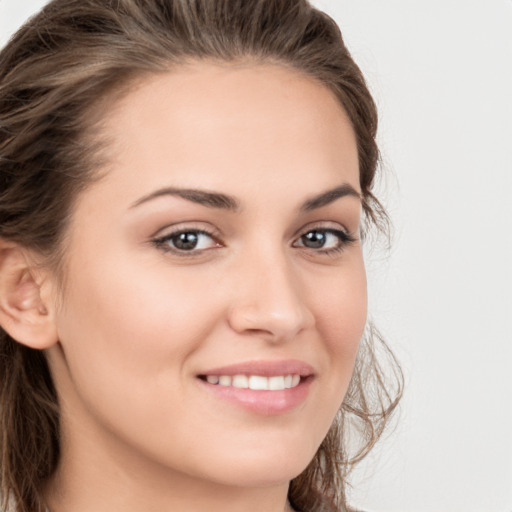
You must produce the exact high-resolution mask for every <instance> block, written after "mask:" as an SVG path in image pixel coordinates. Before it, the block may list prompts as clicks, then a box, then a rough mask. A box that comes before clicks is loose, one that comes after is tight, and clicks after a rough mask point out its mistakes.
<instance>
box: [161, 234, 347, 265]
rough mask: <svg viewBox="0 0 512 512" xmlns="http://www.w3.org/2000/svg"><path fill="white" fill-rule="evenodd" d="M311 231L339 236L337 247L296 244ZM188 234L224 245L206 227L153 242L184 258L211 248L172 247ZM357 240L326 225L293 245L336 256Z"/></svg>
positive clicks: (165, 250)
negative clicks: (188, 248) (182, 236)
mask: <svg viewBox="0 0 512 512" xmlns="http://www.w3.org/2000/svg"><path fill="white" fill-rule="evenodd" d="M311 233H317V234H318V233H319V234H322V235H324V236H325V235H334V236H335V237H337V239H338V243H337V245H336V246H335V247H332V248H329V249H322V248H317V249H316V248H311V247H306V246H304V245H295V244H296V243H298V242H299V241H303V239H304V237H306V236H307V235H309V234H311ZM186 234H187V235H189V234H193V235H196V236H201V235H204V236H207V237H209V238H211V239H212V241H213V242H214V243H215V246H214V247H211V248H215V247H221V246H222V243H221V242H219V241H218V238H219V236H218V235H217V234H216V233H213V232H210V231H207V230H204V229H197V228H185V229H178V230H176V231H173V232H171V233H168V234H166V235H164V236H161V237H158V238H155V239H153V241H152V242H153V244H154V245H155V246H156V247H157V248H159V249H161V250H163V251H164V252H167V253H172V254H175V255H177V256H179V257H183V258H187V257H188V258H191V257H192V258H193V257H197V256H200V255H201V254H203V253H204V252H205V251H208V250H209V249H211V248H206V249H191V250H186V249H177V248H176V247H172V246H171V245H170V243H169V242H171V241H172V240H173V239H174V240H177V239H178V237H179V236H181V235H186ZM356 241H357V238H356V237H355V236H353V235H352V234H350V233H348V232H346V231H343V230H341V229H335V228H326V227H314V228H310V229H308V230H307V231H305V232H304V233H302V234H301V235H300V236H299V237H298V238H297V240H296V241H295V242H294V243H293V246H294V247H303V248H304V249H306V250H309V251H312V252H315V253H320V254H322V255H328V256H336V255H338V254H339V253H341V252H342V251H344V250H345V248H346V247H347V246H349V245H351V244H353V243H355V242H356Z"/></svg>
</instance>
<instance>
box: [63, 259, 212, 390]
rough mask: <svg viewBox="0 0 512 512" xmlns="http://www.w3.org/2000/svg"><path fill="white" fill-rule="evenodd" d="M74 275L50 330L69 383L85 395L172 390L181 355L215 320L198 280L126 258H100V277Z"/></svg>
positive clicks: (94, 272)
mask: <svg viewBox="0 0 512 512" xmlns="http://www.w3.org/2000/svg"><path fill="white" fill-rule="evenodd" d="M138 268H142V269H144V270H137V269H138ZM74 275H75V276H76V277H75V278H74V279H73V283H72V285H73V286H72V287H71V288H70V289H69V290H68V293H67V295H66V297H65V301H64V303H65V309H64V310H63V311H62V312H61V314H60V316H59V318H58V328H59V335H60V339H61V344H62V346H63V350H64V354H65V357H66V363H67V365H68V370H69V372H70V373H71V377H72V378H73V380H74V381H75V383H76V385H77V386H78V385H80V386H82V387H83V389H82V391H83V392H84V393H87V394H88V395H90V396H91V397H93V396H94V395H95V394H97V393H100V394H104V393H105V389H110V390H112V393H114V389H117V391H116V392H119V393H121V391H123V390H122V389H120V386H117V387H116V388H114V386H113V385H114V383H122V386H123V389H124V393H126V394H127V395H128V394H129V393H130V390H131V391H134V392H136V393H140V392H141V391H142V389H146V390H149V391H151V390H152V391H155V389H153V388H156V387H157V386H162V385H165V386H166V387H167V389H170V388H171V387H172V386H176V385H179V376H180V375H181V374H182V373H183V367H184V365H185V364H186V362H187V358H188V356H189V354H191V353H192V352H194V350H196V348H197V347H198V346H199V345H200V344H201V341H202V340H203V339H204V338H205V336H206V335H207V333H208V332H210V331H211V330H212V329H213V328H214V325H215V322H216V321H218V318H219V316H220V315H219V312H218V309H219V307H220V306H219V305H218V303H216V301H215V300H213V299H212V298H211V297H210V296H209V295H208V294H205V293H204V280H202V279H199V278H198V279H194V278H193V277H191V276H190V275H183V273H175V274H173V275H162V273H161V272H160V271H159V270H158V269H156V268H151V267H149V268H148V267H147V266H144V265H136V264H134V262H131V263H130V262H128V261H127V260H124V261H123V260H117V261H115V262H113V263H112V264H111V265H109V264H108V261H106V260H103V261H102V264H101V272H99V271H98V269H94V268H91V266H87V264H84V265H83V267H82V269H81V272H80V274H77V273H75V274H74ZM198 288H201V289H202V290H203V292H202V293H198ZM91 372H94V377H95V378H94V379H91V378H90V374H91Z"/></svg>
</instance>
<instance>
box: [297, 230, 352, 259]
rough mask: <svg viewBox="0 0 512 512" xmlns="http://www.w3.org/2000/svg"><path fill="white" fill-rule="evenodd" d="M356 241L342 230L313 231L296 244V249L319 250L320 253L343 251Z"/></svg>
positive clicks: (305, 234) (304, 235)
mask: <svg viewBox="0 0 512 512" xmlns="http://www.w3.org/2000/svg"><path fill="white" fill-rule="evenodd" d="M354 241H355V239H354V238H353V237H352V236H351V235H349V234H348V233H346V232H345V231H342V230H340V229H311V230H310V231H308V232H306V233H304V234H303V235H302V236H301V237H300V238H299V239H298V240H297V242H295V244H294V246H295V247H305V248H306V249H311V250H317V251H318V252H319V253H324V254H325V253H329V252H331V251H333V252H336V251H341V250H343V249H344V247H345V246H347V245H348V244H350V243H351V242H354Z"/></svg>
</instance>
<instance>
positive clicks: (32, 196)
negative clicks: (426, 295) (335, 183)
mask: <svg viewBox="0 0 512 512" xmlns="http://www.w3.org/2000/svg"><path fill="white" fill-rule="evenodd" d="M199 59H209V60H220V61H223V62H234V61H241V60H252V61H258V62H273V63H277V64H282V65H284V66H291V67H293V68H295V69H297V70H299V71H301V72H303V73H305V74H306V75H308V76H311V77H312V78H314V79H316V80H319V81H320V82H321V83H323V84H324V85H326V86H327V87H328V88H329V89H330V90H331V91H332V92H333V93H334V94H335V95H336V97H337V98H338V100H339V101H340V103H341V104H342V105H343V107H344V109H345V110H346V112H347V113H348V115H349V117H350V119H351V122H352V125H353V128H354V131H355V134H356V138H357V144H358V154H359V167H360V185H361V190H362V197H363V209H364V213H365V217H366V219H367V225H368V226H377V227H381V228H382V226H385V225H386V222H387V217H386V214H385V212H384V210H383V208H382V207H381V205H380V203H379V202H378V200H377V199H376V198H375V196H374V195H373V193H372V187H373V184H374V178H375V174H376V171H377V169H378V161H379V152H378V148H377V145H376V142H375V137H376V132H377V112H376V108H375V104H374V101H373V99H372V97H371V95H370V93H369V91H368V88H367V86H366V84H365V80H364V78H363V76H362V74H361V72H360V70H359V68H358V67H357V65H356V64H355V63H354V61H353V60H352V58H351V56H350V54H349V52H348V50H347V48H346V47H345V45H344V42H343V39H342V36H341V33H340V30H339V28H338V26H337V25H336V23H335V22H334V21H333V20H332V19H331V18H329V17H328V16H327V15H326V14H325V13H323V12H321V11H319V10H317V9H315V8H313V7H312V6H311V5H310V4H309V3H308V2H307V0H53V1H52V2H50V3H49V4H48V5H47V6H46V7H45V8H44V9H43V10H42V11H41V12H40V13H39V14H38V15H37V16H35V17H34V18H32V19H31V20H29V22H28V23H26V24H25V26H23V27H22V28H21V29H20V30H19V31H18V32H17V34H16V35H15V36H14V37H13V38H12V39H11V41H10V42H9V43H8V45H7V46H6V47H5V48H4V49H3V50H2V52H1V53H0V238H2V239H4V240H10V241H14V242H17V243H19V244H21V245H22V246H24V247H26V248H29V249H32V250H34V251H37V252H38V253H39V254H41V255H43V256H44V257H46V258H47V262H48V264H49V265H54V266H55V267H56V268H57V267H58V266H59V263H60V262H61V261H62V259H63V257H62V252H63V250H62V248H63V240H64V236H65V233H66V225H67V220H68V218H69V215H70V212H71V210H72V207H73V203H74V201H75V199H76V197H77V195H78V194H79V192H80V190H82V189H83V187H85V186H87V184H88V183H90V182H91V181H92V180H94V179H95V177H96V176H97V172H96V171H97V169H98V168H99V166H100V164H101V143H100V141H98V140H97V139H96V138H95V137H94V129H93V128H94V125H95V122H96V121H98V116H96V117H95V116H93V115H92V113H93V112H96V113H98V112H99V110H98V103H99V102H101V101H106V100H108V101H114V100H115V99H117V98H118V97H119V96H120V95H121V94H122V93H123V92H124V91H126V90H129V86H130V84H132V83H133V81H134V80H136V79H139V78H141V77H144V75H149V74H154V73H160V72H166V71H169V70H171V71H172V68H173V67H174V66H178V65H180V64H181V63H184V62H187V61H190V60H199ZM383 357H384V358H385V359H386V361H387V362H386V364H385V366H386V370H383V366H382V360H383V359H382V358H383ZM401 391H402V375H401V372H400V369H399V367H398V365H397V363H396V361H395V359H394V357H393V355H392V354H391V352H390V351H389V350H388V349H387V346H386V345H385V343H384V342H383V340H382V339H381V338H380V337H379V336H378V334H377V333H376V331H375V330H374V329H372V328H368V330H367V333H366V335H365V337H364V339H363V340H362V342H361V347H360V350H359V354H358V358H357V361H356V366H355V370H354V375H353V378H352V381H351V385H350V387H349V390H348V393H347V395H346V397H345V399H344V402H343V404H342V406H341V408H340V411H339V413H338V415H337V417H336V419H335V421H334V423H333V425H332V428H331V430H330V431H329V433H328V435H327V437H326V438H325V440H324V441H323V443H322V445H321V446H320V448H319V450H318V452H317V454H316V456H315V458H314V459H313V461H312V462H311V463H310V464H309V466H308V467H307V468H306V469H305V471H304V472H303V473H302V474H301V475H299V476H298V477H297V478H295V479H294V480H292V482H291V485H290V490H289V499H290V502H291V504H292V506H293V507H294V508H295V509H296V510H300V511H302V512H312V511H317V510H326V511H327V510H329V511H343V510H348V505H347V503H346V501H347V500H346V493H345V490H346V484H347V475H348V473H349V471H350V469H351V468H352V466H353V464H355V463H356V462H357V461H359V460H360V459H361V458H363V457H364V456H365V455H366V453H367V452H368V451H369V450H370V448H371V447H372V446H373V445H374V444H375V442H376V441H377V439H378V438H379V437H380V435H381V433H382V432H383V429H384V427H385V425H386V423H387V421H388V419H389V417H390V414H391V412H392V411H393V409H394V408H395V406H396V404H397V402H398V399H399V398H400V395H401ZM0 407H1V412H0V429H1V430H0V464H1V466H0V475H1V476H0V478H1V483H0V486H1V487H0V489H1V493H2V496H3V500H4V506H6V504H7V500H12V501H13V502H14V503H15V504H16V507H17V510H18V511H19V512H40V511H42V510H44V500H43V497H42V494H41V489H42V486H43V485H44V483H45V482H46V481H47V480H48V478H49V477H50V476H51V475H52V474H53V472H54V471H55V469H56V466H57V464H58V461H59V408H58V400H57V393H56V391H55V388H54V386H53V383H52V378H51V374H50V372H49V369H48V365H47V363H46V360H45V356H44V354H43V353H42V352H39V351H36V350H33V349H30V348H27V347H24V346H23V345H21V344H19V343H17V342H16V341H14V340H13V339H12V338H10V337H9V336H8V335H7V334H6V333H5V332H4V331H3V330H1V329H0ZM354 432H357V433H358V437H357V439H359V442H358V443H356V444H355V445H354V443H353V442H351V443H348V442H347V438H348V434H349V433H351V439H352V440H353V439H354V436H353V433H354ZM350 446H352V449H351V448H350Z"/></svg>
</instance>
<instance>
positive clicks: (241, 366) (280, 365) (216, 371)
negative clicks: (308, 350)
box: [199, 359, 314, 377]
mask: <svg viewBox="0 0 512 512" xmlns="http://www.w3.org/2000/svg"><path fill="white" fill-rule="evenodd" d="M313 374H314V369H313V367H312V366H311V365H310V364H308V363H305V362H303V361H298V360H295V359H287V360H279V361H261V360H255V361H245V362H243V363H236V364H232V365H229V366H222V367H219V368H212V369H211V370H207V371H205V372H202V373H200V374H199V375H201V376H208V375H231V376H233V375H260V376H262V377H275V376H279V375H300V376H301V377H308V376H310V375H313Z"/></svg>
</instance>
